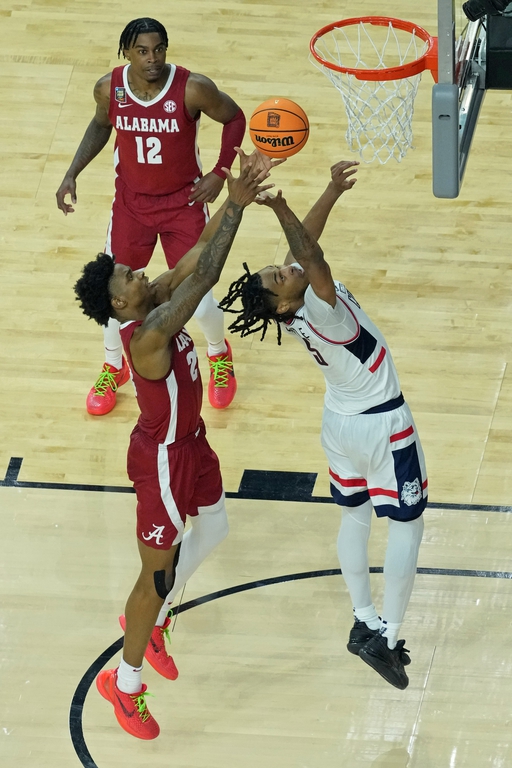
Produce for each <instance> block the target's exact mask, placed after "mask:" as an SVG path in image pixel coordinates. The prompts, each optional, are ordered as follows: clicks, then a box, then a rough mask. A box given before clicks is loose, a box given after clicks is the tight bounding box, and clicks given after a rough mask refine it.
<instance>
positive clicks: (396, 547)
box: [360, 404, 428, 689]
mask: <svg viewBox="0 0 512 768" xmlns="http://www.w3.org/2000/svg"><path fill="white" fill-rule="evenodd" d="M364 418H365V419H369V420H371V423H370V424H369V428H368V433H367V435H366V438H367V439H368V440H370V433H371V435H372V439H373V440H374V441H380V449H379V448H378V446H377V443H376V450H375V452H374V455H373V457H372V460H371V461H370V467H369V470H368V485H369V488H370V493H371V494H372V500H373V503H374V506H375V510H376V512H377V515H378V516H379V517H383V516H387V517H388V518H389V534H388V544H387V549H386V557H385V563H384V605H383V610H382V627H381V631H380V634H379V636H378V637H377V638H374V639H372V640H371V641H370V642H369V643H368V644H367V645H366V646H365V647H364V648H363V649H362V650H361V651H360V656H361V658H362V659H363V660H364V661H365V662H366V663H367V664H370V666H372V667H373V668H374V669H375V670H376V671H377V672H379V674H380V675H381V676H382V677H384V679H386V680H387V681H388V682H389V683H391V684H392V685H394V686H395V687H397V688H400V689H403V688H406V687H407V685H408V684H409V680H408V677H407V674H406V673H405V669H404V667H405V666H407V665H408V664H409V663H410V658H409V656H408V655H407V652H406V649H405V647H404V646H405V641H404V640H398V633H399V630H400V627H401V624H402V621H403V618H404V616H405V612H406V609H407V605H408V603H409V599H410V596H411V591H412V588H413V584H414V579H415V575H416V564H417V560H418V551H419V546H420V543H421V540H422V536H423V511H424V509H425V506H426V503H427V486H428V483H427V476H426V468H425V460H424V456H423V451H422V448H421V444H420V442H419V438H418V435H417V431H416V426H415V424H414V421H413V418H412V415H411V412H410V410H409V408H408V406H407V405H406V404H404V405H403V406H401V407H400V408H397V409H395V410H393V411H390V412H389V413H381V414H375V415H372V416H368V417H364Z"/></svg>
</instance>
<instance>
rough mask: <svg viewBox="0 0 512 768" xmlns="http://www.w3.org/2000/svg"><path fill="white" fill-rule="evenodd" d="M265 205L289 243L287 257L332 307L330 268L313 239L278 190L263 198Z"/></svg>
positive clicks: (332, 295) (334, 302) (333, 291)
mask: <svg viewBox="0 0 512 768" xmlns="http://www.w3.org/2000/svg"><path fill="white" fill-rule="evenodd" d="M265 205H267V206H268V207H269V208H272V210H273V211H274V213H275V214H276V216H277V218H278V219H279V222H280V224H281V227H282V228H283V232H284V233H285V235H286V239H287V240H288V245H289V246H290V253H291V256H292V258H291V261H292V262H295V261H296V262H298V263H299V264H300V266H301V267H302V269H303V270H304V272H305V273H306V276H307V278H308V280H309V283H310V285H311V287H312V289H313V290H314V292H315V293H316V295H317V296H318V297H319V298H320V299H323V300H324V301H326V302H328V303H329V304H330V305H331V306H332V307H334V305H335V304H336V293H335V290H334V282H333V279H332V275H331V270H330V267H329V265H328V264H327V262H326V261H325V259H324V252H323V251H322V249H321V248H320V246H319V245H318V242H317V241H316V239H315V238H314V237H313V236H312V235H311V234H310V233H309V232H308V230H307V229H306V228H305V227H304V225H303V224H302V223H301V222H300V221H299V219H298V218H297V216H296V215H295V214H294V212H293V211H292V210H291V208H290V207H289V206H288V203H287V202H286V200H285V199H284V197H283V195H282V192H281V190H279V192H278V193H277V195H276V196H275V197H273V198H272V199H270V198H267V199H266V201H265ZM331 207H332V206H331Z"/></svg>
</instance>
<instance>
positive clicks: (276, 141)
mask: <svg viewBox="0 0 512 768" xmlns="http://www.w3.org/2000/svg"><path fill="white" fill-rule="evenodd" d="M254 141H257V142H258V144H268V145H269V146H270V147H293V146H294V144H295V142H294V140H293V136H283V137H282V138H277V137H269V136H258V134H255V135H254Z"/></svg>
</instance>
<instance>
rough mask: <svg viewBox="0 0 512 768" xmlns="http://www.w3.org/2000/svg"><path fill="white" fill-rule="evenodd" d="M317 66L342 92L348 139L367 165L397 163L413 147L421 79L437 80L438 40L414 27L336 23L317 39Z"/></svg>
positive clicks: (372, 20)
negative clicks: (428, 72)
mask: <svg viewBox="0 0 512 768" xmlns="http://www.w3.org/2000/svg"><path fill="white" fill-rule="evenodd" d="M310 51H311V55H312V57H313V58H312V62H313V64H314V65H315V66H317V67H318V68H319V69H320V70H321V71H322V72H323V73H324V74H325V75H326V76H327V77H328V78H329V79H330V80H331V81H332V83H333V84H334V86H335V87H336V88H337V90H338V91H339V92H340V94H341V97H342V99H343V103H344V105H345V110H346V112H347V117H348V128H347V132H346V139H347V143H348V145H349V148H350V150H351V151H352V152H359V155H360V157H361V159H362V160H363V162H365V163H371V162H373V160H378V161H379V162H380V163H381V164H384V163H387V162H388V160H390V159H391V158H392V157H394V158H395V160H396V161H397V162H400V160H401V159H402V158H403V157H405V154H406V152H407V150H408V149H409V147H412V128H411V122H412V116H413V112H414V99H415V97H416V93H417V91H418V86H419V83H420V80H421V73H422V72H423V71H424V70H425V69H430V70H431V72H432V76H433V78H434V80H437V38H435V37H432V36H431V35H429V33H428V32H427V31H426V30H425V29H423V28H422V27H419V26H418V25H417V24H413V23H412V22H410V21H403V20H402V19H394V18H391V17H387V16H361V17H358V18H354V19H343V20H342V21H335V22H334V23H333V24H329V25H327V26H326V27H323V28H322V29H320V30H319V31H318V32H317V33H316V34H315V35H314V36H313V38H312V39H311V43H310Z"/></svg>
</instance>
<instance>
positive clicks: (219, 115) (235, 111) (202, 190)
mask: <svg viewBox="0 0 512 768" xmlns="http://www.w3.org/2000/svg"><path fill="white" fill-rule="evenodd" d="M185 103H186V105H187V109H188V111H189V112H190V114H191V115H196V114H197V113H198V112H202V113H203V114H205V115H207V116H208V117H209V118H211V119H212V120H215V121H216V122H217V123H222V125H223V126H224V127H223V129H222V138H221V149H220V155H219V159H218V161H217V163H216V165H215V167H214V168H213V170H212V171H210V172H209V173H206V174H205V175H204V176H203V177H202V178H201V179H200V180H199V181H198V182H197V183H196V184H194V186H193V187H192V190H191V194H190V200H193V201H195V202H198V203H211V202H213V201H214V200H215V199H216V197H217V196H218V194H219V193H220V191H221V189H222V187H223V185H224V179H225V177H226V176H225V172H224V169H225V168H228V169H229V168H231V165H232V163H233V160H234V159H235V157H236V151H235V147H239V146H240V144H241V143H242V139H243V137H244V133H245V115H244V113H243V112H242V110H241V109H240V107H239V106H238V104H237V103H236V102H235V101H233V99H232V98H231V96H228V94H227V93H224V92H223V91H220V90H219V89H218V88H217V86H216V85H215V83H214V82H213V80H210V78H209V77H205V75H200V74H198V73H195V72H191V73H190V75H189V78H188V80H187V87H186V91H185Z"/></svg>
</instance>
